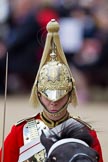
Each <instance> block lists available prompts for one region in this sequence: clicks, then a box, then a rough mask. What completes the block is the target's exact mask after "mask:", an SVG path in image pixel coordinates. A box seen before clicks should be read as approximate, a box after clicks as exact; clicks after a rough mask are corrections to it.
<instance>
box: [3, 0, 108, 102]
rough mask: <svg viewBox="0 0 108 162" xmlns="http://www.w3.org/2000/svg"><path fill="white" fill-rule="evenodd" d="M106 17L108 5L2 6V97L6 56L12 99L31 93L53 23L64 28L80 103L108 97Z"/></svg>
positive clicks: (79, 1) (32, 2) (75, 1)
mask: <svg viewBox="0 0 108 162" xmlns="http://www.w3.org/2000/svg"><path fill="white" fill-rule="evenodd" d="M107 17H108V2H107V0H0V95H3V94H4V88H5V68H6V55H7V51H8V56H9V63H8V85H7V88H8V94H19V93H20V94H21V93H28V92H29V91H30V90H31V88H32V85H33V82H34V79H35V76H36V73H37V70H38V66H39V63H40V59H41V56H42V51H43V48H44V43H45V38H46V24H47V23H48V22H49V21H50V20H51V19H52V18H54V19H56V20H57V21H58V22H59V24H60V39H61V43H62V47H63V49H64V52H65V54H66V57H67V60H68V63H69V64H70V67H71V68H72V72H73V76H74V78H75V80H76V84H77V90H78V96H79V98H80V99H81V101H88V100H91V99H92V96H93V95H94V96H95V93H94V91H97V93H98V95H99V93H102V94H101V96H107V97H108V18H107ZM98 90H99V91H98ZM100 90H101V91H100Z"/></svg>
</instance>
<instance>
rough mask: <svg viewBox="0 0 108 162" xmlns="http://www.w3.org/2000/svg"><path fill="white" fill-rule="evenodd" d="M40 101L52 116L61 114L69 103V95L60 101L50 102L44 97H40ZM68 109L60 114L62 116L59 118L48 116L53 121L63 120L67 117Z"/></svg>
mask: <svg viewBox="0 0 108 162" xmlns="http://www.w3.org/2000/svg"><path fill="white" fill-rule="evenodd" d="M40 100H41V102H42V104H43V105H44V106H45V107H46V109H47V110H48V112H50V113H51V114H53V113H57V112H59V110H60V109H61V108H62V107H63V106H64V105H65V104H66V103H67V102H68V94H67V95H66V96H64V97H63V98H61V99H60V100H58V101H55V102H54V101H50V100H48V99H47V98H46V97H44V96H42V95H41V96H40ZM66 111H67V109H64V111H62V113H60V116H59V115H58V116H57V117H54V119H52V118H53V116H50V115H49V114H46V115H47V116H48V117H49V118H51V119H52V120H58V119H59V118H61V117H62V116H64V115H65V113H66Z"/></svg>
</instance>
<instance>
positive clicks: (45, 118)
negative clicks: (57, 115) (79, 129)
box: [40, 112, 70, 128]
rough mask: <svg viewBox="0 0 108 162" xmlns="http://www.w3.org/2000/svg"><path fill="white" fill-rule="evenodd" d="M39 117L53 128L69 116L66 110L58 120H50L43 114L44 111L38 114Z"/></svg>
mask: <svg viewBox="0 0 108 162" xmlns="http://www.w3.org/2000/svg"><path fill="white" fill-rule="evenodd" d="M40 117H41V119H42V121H43V122H44V123H45V124H46V125H47V126H48V127H49V128H53V127H55V126H57V125H59V124H60V123H62V122H64V121H65V120H67V119H69V118H70V117H69V113H68V112H67V113H66V114H65V116H64V117H62V119H60V120H59V121H53V120H50V119H49V118H48V117H47V116H46V115H45V113H44V112H42V113H41V114H40Z"/></svg>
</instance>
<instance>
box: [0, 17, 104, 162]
mask: <svg viewBox="0 0 108 162" xmlns="http://www.w3.org/2000/svg"><path fill="white" fill-rule="evenodd" d="M47 31H48V33H47V37H46V43H45V47H44V51H43V55H42V59H41V62H40V66H39V70H38V72H37V76H36V79H35V82H34V85H33V88H32V93H31V97H30V101H31V103H32V104H33V106H35V107H36V108H40V106H42V107H43V111H42V112H40V113H39V114H37V115H35V116H33V117H30V118H27V119H24V120H21V121H20V122H18V123H17V124H16V125H13V127H12V129H11V132H10V133H9V135H8V136H7V137H6V139H5V141H4V159H3V162H44V161H45V157H46V151H45V148H44V146H43V145H42V144H41V141H40V136H41V132H42V130H43V131H44V132H45V134H46V135H48V132H49V130H51V129H52V130H53V131H54V132H55V133H60V132H61V130H62V124H63V123H65V125H66V126H68V124H69V120H70V118H71V119H72V120H73V121H74V122H76V123H77V122H79V123H82V124H84V125H86V127H87V129H88V130H89V133H90V135H91V137H92V139H93V142H92V145H91V147H92V148H94V149H95V150H96V151H97V152H98V153H99V155H100V161H99V162H103V160H102V153H101V147H100V144H99V140H98V138H97V135H96V132H95V130H93V129H91V127H90V126H88V124H86V123H85V122H83V121H82V120H81V119H79V118H76V119H75V118H73V117H71V116H70V114H69V112H68V109H67V108H68V105H69V104H72V105H73V106H76V105H77V95H76V87H75V80H74V78H73V76H72V73H71V70H70V68H69V66H68V63H67V60H66V57H65V55H64V52H63V49H62V47H61V44H60V39H59V34H58V32H59V24H58V22H56V21H55V20H54V19H52V20H51V21H50V22H49V23H48V24H47ZM1 152H2V149H1Z"/></svg>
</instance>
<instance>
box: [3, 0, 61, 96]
mask: <svg viewBox="0 0 108 162" xmlns="http://www.w3.org/2000/svg"><path fill="white" fill-rule="evenodd" d="M32 2H33V4H34V5H33V4H32ZM14 5H15V6H14V9H12V12H11V13H10V18H9V21H8V22H9V25H10V31H9V33H8V35H7V37H5V39H4V42H5V46H6V49H7V51H8V54H9V75H8V90H9V91H10V92H11V93H12V92H16V91H17V92H19V91H20V92H23V91H26V90H28V89H30V88H31V85H32V82H33V80H34V77H35V75H36V72H37V68H38V64H39V61H40V58H41V53H42V50H43V44H42V43H43V42H44V39H45V38H43V37H42V35H43V33H44V31H45V26H46V24H47V23H48V21H49V20H51V19H52V18H55V19H57V18H58V14H57V11H56V9H55V8H54V7H53V6H52V5H51V3H45V4H41V5H40V6H35V5H36V4H35V1H34V0H33V1H29V0H24V1H22V0H19V1H18V2H16V3H15V2H14ZM43 27H44V28H43ZM39 42H40V44H39ZM0 67H1V68H2V69H4V67H5V57H3V58H2V59H1V60H0ZM12 82H13V84H12ZM11 85H12V86H11Z"/></svg>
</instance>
